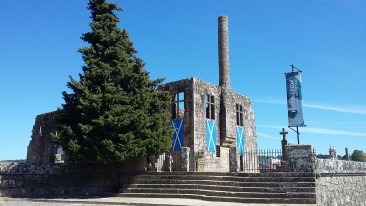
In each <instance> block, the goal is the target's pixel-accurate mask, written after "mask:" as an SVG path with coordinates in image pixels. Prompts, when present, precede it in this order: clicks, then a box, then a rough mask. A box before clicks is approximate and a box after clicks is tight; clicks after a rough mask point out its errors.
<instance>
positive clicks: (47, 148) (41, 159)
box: [27, 112, 57, 163]
mask: <svg viewBox="0 0 366 206" xmlns="http://www.w3.org/2000/svg"><path fill="white" fill-rule="evenodd" d="M56 114H57V113H56V112H50V113H45V114H40V115H38V116H37V117H36V120H35V124H34V126H33V130H32V136H31V140H30V143H29V145H28V151H27V163H52V162H55V154H56V153H57V151H56V150H57V148H56V145H54V144H53V143H52V142H51V133H55V132H56V123H55V119H56Z"/></svg>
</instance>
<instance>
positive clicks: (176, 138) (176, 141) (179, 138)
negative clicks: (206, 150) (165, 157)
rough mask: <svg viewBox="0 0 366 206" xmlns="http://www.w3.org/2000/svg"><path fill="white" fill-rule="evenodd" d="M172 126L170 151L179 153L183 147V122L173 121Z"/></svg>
mask: <svg viewBox="0 0 366 206" xmlns="http://www.w3.org/2000/svg"><path fill="white" fill-rule="evenodd" d="M172 126H173V129H174V134H173V136H172V144H173V145H172V150H173V151H175V152H176V151H181V150H182V147H183V145H184V142H183V141H184V121H183V119H173V120H172Z"/></svg>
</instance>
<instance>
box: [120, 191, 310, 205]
mask: <svg viewBox="0 0 366 206" xmlns="http://www.w3.org/2000/svg"><path fill="white" fill-rule="evenodd" d="M116 196H117V197H149V198H190V199H201V200H207V201H220V202H239V203H263V204H271V203H277V204H315V203H316V200H315V198H243V197H223V196H206V195H197V194H166V193H165V194H160V193H119V194H116Z"/></svg>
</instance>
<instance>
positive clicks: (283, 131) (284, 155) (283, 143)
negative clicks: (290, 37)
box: [280, 128, 288, 161]
mask: <svg viewBox="0 0 366 206" xmlns="http://www.w3.org/2000/svg"><path fill="white" fill-rule="evenodd" d="M280 134H281V135H282V137H283V139H282V141H281V145H282V160H283V161H287V152H286V145H287V140H286V135H287V134H288V132H287V131H286V130H285V128H282V132H280Z"/></svg>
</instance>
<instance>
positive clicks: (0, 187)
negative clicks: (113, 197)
mask: <svg viewBox="0 0 366 206" xmlns="http://www.w3.org/2000/svg"><path fill="white" fill-rule="evenodd" d="M143 166H144V165H143V161H142V160H136V161H134V164H125V165H76V164H15V163H8V164H0V196H6V197H30V196H33V197H34V196H88V195H103V194H106V193H113V192H118V189H119V188H120V187H121V184H123V181H122V180H124V179H126V178H124V177H125V176H126V175H128V174H131V173H135V172H136V171H142V170H143Z"/></svg>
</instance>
